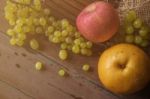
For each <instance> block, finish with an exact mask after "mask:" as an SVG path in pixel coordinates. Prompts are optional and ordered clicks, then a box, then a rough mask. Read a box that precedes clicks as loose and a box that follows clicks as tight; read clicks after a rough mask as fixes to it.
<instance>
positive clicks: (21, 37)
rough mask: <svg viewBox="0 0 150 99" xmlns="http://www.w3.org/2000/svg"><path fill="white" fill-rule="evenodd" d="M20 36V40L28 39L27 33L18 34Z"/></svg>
mask: <svg viewBox="0 0 150 99" xmlns="http://www.w3.org/2000/svg"><path fill="white" fill-rule="evenodd" d="M18 38H19V39H20V40H25V39H26V35H25V34H24V33H21V34H18Z"/></svg>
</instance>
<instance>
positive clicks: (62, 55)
mask: <svg viewBox="0 0 150 99" xmlns="http://www.w3.org/2000/svg"><path fill="white" fill-rule="evenodd" d="M59 58H60V59H61V60H66V59H67V58H68V52H67V51H66V50H60V51H59Z"/></svg>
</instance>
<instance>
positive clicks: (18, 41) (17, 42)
mask: <svg viewBox="0 0 150 99" xmlns="http://www.w3.org/2000/svg"><path fill="white" fill-rule="evenodd" d="M16 44H17V45H18V46H20V47H21V46H23V45H24V41H23V40H21V39H19V38H18V39H17V40H16Z"/></svg>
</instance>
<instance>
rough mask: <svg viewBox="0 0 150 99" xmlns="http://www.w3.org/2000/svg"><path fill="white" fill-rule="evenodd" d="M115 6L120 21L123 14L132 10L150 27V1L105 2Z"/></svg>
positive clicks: (108, 0) (110, 0)
mask: <svg viewBox="0 0 150 99" xmlns="http://www.w3.org/2000/svg"><path fill="white" fill-rule="evenodd" d="M105 1H107V2H110V3H112V4H114V5H115V7H116V8H117V9H118V11H119V14H120V17H121V19H123V17H124V15H125V13H126V12H127V11H128V10H130V9H134V10H135V11H136V12H137V15H138V16H139V17H140V18H141V19H143V20H144V21H145V22H146V23H147V24H148V25H149V26H150V0H105Z"/></svg>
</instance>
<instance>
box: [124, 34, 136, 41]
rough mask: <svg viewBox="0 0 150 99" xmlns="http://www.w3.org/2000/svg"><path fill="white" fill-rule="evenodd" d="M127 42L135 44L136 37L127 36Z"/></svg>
mask: <svg viewBox="0 0 150 99" xmlns="http://www.w3.org/2000/svg"><path fill="white" fill-rule="evenodd" d="M125 41H126V42H127V43H133V42H134V35H126V37H125Z"/></svg>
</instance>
